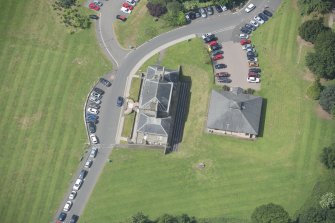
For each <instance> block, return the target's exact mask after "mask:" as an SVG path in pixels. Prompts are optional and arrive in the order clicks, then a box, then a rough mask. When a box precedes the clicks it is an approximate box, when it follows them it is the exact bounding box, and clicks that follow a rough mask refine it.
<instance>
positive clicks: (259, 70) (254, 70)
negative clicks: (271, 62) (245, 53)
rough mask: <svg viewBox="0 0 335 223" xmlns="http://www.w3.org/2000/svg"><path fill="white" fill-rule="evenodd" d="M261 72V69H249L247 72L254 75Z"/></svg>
mask: <svg viewBox="0 0 335 223" xmlns="http://www.w3.org/2000/svg"><path fill="white" fill-rule="evenodd" d="M261 71H262V70H261V68H256V67H255V68H249V72H255V73H260V72H261Z"/></svg>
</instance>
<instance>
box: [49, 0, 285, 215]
mask: <svg viewBox="0 0 335 223" xmlns="http://www.w3.org/2000/svg"><path fill="white" fill-rule="evenodd" d="M122 2H123V1H122V0H116V1H114V0H113V1H112V0H111V1H104V6H103V7H102V9H101V17H100V19H99V20H98V21H97V24H96V29H97V39H98V41H99V43H100V46H101V47H102V48H103V50H104V52H105V53H106V55H107V56H108V58H110V60H111V61H112V63H113V65H114V66H113V71H111V72H110V73H109V74H106V75H105V78H106V79H109V80H112V83H113V84H112V86H111V87H110V88H106V87H103V86H102V85H100V84H99V87H101V88H103V89H104V90H105V91H106V93H105V94H104V96H103V98H102V104H101V109H100V121H99V124H98V125H97V133H96V134H97V136H98V137H99V139H100V149H99V153H98V155H97V157H96V158H95V160H94V163H93V166H92V167H91V169H90V171H89V173H88V175H87V177H86V179H85V182H84V184H83V186H82V188H81V189H80V191H79V192H78V195H77V197H76V199H75V201H74V205H73V207H72V209H71V211H70V212H69V213H68V217H67V219H70V218H71V216H72V214H76V215H81V214H82V212H83V210H84V208H85V205H86V203H87V201H88V199H89V197H90V194H91V193H92V191H93V188H94V186H95V184H96V182H97V181H98V178H99V176H100V174H101V172H102V170H103V167H104V165H105V164H106V163H108V162H107V161H108V158H109V155H110V153H111V151H112V148H113V146H114V145H115V144H117V143H119V137H120V134H121V127H122V125H120V123H121V121H120V120H122V117H121V109H120V108H118V107H117V106H116V98H117V97H118V96H120V95H121V96H127V95H126V94H127V93H128V92H126V91H127V88H129V84H130V83H129V81H128V77H129V76H130V75H133V74H135V72H136V71H137V70H138V68H139V67H140V66H141V65H142V64H143V63H144V62H145V61H146V60H147V59H148V58H150V57H151V56H152V55H154V54H155V53H158V52H159V51H161V50H162V49H164V48H167V47H169V46H171V45H173V44H176V43H178V42H180V41H183V40H185V39H188V38H193V37H196V36H197V35H199V34H202V33H207V32H213V33H219V32H220V33H221V32H225V31H230V35H228V37H227V38H230V39H231V38H233V37H234V36H233V35H232V34H233V33H234V34H238V33H239V31H238V30H239V28H240V26H239V25H242V23H243V22H248V21H250V19H251V18H252V17H254V16H255V14H256V13H259V11H260V10H262V9H264V8H265V7H269V8H270V9H271V10H275V9H276V8H277V7H278V6H279V4H280V2H281V1H280V0H271V1H270V0H252V1H251V2H252V3H254V4H255V5H256V9H255V10H254V11H253V12H251V13H249V14H247V13H245V12H244V10H241V11H240V12H237V13H235V14H232V13H230V12H229V11H226V12H224V13H221V14H215V15H214V16H210V17H209V18H207V19H202V18H199V19H197V20H193V21H192V23H191V24H188V25H186V26H183V27H180V28H177V29H175V30H172V31H169V32H167V33H164V34H162V35H160V36H158V37H155V38H153V39H151V40H150V41H147V42H146V43H144V44H142V45H141V46H139V47H137V48H134V49H132V50H129V49H124V48H122V47H121V46H120V45H119V44H118V42H117V40H116V37H115V34H114V30H113V28H112V24H113V22H115V15H116V14H120V11H119V9H120V6H121V4H122ZM135 10H136V8H135ZM130 16H131V15H130ZM235 39H236V37H235ZM236 40H237V39H236ZM86 158H87V156H86V157H85V159H83V162H82V163H81V164H80V168H79V169H78V171H77V174H76V175H75V178H74V179H73V181H72V182H71V185H70V188H69V190H68V193H67V194H66V196H65V197H64V200H63V202H62V205H61V207H60V209H59V210H58V212H57V214H56V216H55V217H57V216H58V214H59V213H60V211H61V209H62V207H63V206H64V204H65V202H66V200H67V197H68V194H69V193H70V191H71V188H72V185H73V182H74V181H75V179H76V178H77V176H78V173H79V171H80V170H81V169H82V167H83V164H84V161H86Z"/></svg>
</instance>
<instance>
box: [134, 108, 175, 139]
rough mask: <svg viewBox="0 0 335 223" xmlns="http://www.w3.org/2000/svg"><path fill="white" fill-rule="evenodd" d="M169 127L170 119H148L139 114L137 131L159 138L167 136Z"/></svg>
mask: <svg viewBox="0 0 335 223" xmlns="http://www.w3.org/2000/svg"><path fill="white" fill-rule="evenodd" d="M170 125H171V117H167V118H155V117H149V116H147V115H146V114H144V113H143V112H140V114H139V120H138V124H137V131H138V132H143V133H148V134H154V135H160V136H168V133H169V130H170Z"/></svg>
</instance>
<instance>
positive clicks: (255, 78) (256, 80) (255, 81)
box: [247, 77, 260, 83]
mask: <svg viewBox="0 0 335 223" xmlns="http://www.w3.org/2000/svg"><path fill="white" fill-rule="evenodd" d="M247 81H248V82H249V83H259V82H260V79H259V78H258V77H248V78H247Z"/></svg>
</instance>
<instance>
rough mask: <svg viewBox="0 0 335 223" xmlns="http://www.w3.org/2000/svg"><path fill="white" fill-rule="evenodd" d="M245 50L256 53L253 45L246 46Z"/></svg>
mask: <svg viewBox="0 0 335 223" xmlns="http://www.w3.org/2000/svg"><path fill="white" fill-rule="evenodd" d="M247 52H254V53H256V50H255V48H253V47H247Z"/></svg>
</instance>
